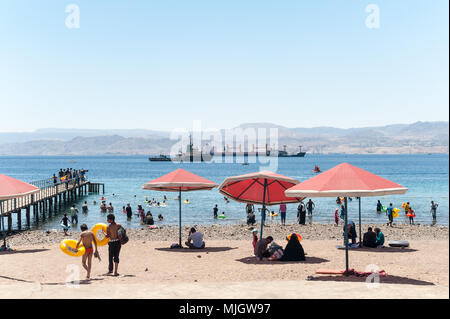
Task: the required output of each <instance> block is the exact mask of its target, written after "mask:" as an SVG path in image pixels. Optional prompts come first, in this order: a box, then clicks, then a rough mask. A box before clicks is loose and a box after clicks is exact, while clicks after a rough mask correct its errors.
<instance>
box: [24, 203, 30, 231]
mask: <svg viewBox="0 0 450 319" xmlns="http://www.w3.org/2000/svg"><path fill="white" fill-rule="evenodd" d="M30 210H31V206H28V207H27V208H26V213H25V215H26V219H27V226H28V227H30V224H31V222H30Z"/></svg>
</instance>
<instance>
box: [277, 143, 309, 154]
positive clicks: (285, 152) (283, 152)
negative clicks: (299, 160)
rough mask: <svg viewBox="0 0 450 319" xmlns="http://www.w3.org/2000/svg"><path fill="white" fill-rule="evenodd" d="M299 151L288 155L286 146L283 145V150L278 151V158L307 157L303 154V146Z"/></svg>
mask: <svg viewBox="0 0 450 319" xmlns="http://www.w3.org/2000/svg"><path fill="white" fill-rule="evenodd" d="M298 147H299V150H298V152H297V153H296V154H288V152H287V151H286V145H283V150H282V151H278V157H305V154H306V152H302V146H301V145H299V146H298Z"/></svg>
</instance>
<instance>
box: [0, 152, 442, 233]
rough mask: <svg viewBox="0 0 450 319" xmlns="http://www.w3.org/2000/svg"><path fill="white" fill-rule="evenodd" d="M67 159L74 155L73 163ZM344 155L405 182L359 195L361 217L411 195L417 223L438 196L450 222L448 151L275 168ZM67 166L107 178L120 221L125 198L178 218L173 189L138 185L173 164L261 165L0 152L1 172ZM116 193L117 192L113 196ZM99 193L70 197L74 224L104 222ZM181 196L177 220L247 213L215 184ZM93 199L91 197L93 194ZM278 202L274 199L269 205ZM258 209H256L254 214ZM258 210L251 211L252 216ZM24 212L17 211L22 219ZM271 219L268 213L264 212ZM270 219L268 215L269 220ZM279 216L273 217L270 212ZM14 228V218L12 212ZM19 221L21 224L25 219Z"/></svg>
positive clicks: (323, 203) (202, 171)
mask: <svg viewBox="0 0 450 319" xmlns="http://www.w3.org/2000/svg"><path fill="white" fill-rule="evenodd" d="M72 161H75V163H73V162H72ZM342 162H348V163H350V164H353V165H356V166H358V167H360V168H363V169H366V170H368V171H370V172H372V173H374V174H377V175H380V176H382V177H385V178H387V179H389V180H392V181H394V182H397V183H399V184H401V185H403V186H405V187H407V188H408V189H409V190H408V192H407V193H406V194H405V195H392V196H382V197H367V198H362V199H361V201H362V204H361V206H362V207H361V209H362V221H363V222H367V223H380V222H385V221H386V219H387V217H386V216H385V215H384V214H377V213H376V210H375V208H376V202H377V200H378V199H380V200H381V202H382V203H383V204H384V205H386V206H387V205H388V204H389V203H390V202H392V203H393V205H394V207H400V206H401V204H402V202H406V201H409V202H410V203H411V206H412V208H413V209H414V210H415V213H416V216H417V217H416V219H415V221H416V223H421V224H430V222H431V214H430V201H431V200H432V199H433V200H434V201H435V202H438V203H439V207H438V211H437V221H438V224H442V225H448V220H449V199H448V196H449V157H448V155H434V154H433V155H310V154H307V155H306V157H304V158H280V159H279V161H278V171H277V173H279V174H283V175H287V176H290V177H293V178H296V179H298V180H300V181H304V180H306V179H308V178H310V177H312V176H313V173H312V169H313V168H314V165H315V164H317V165H319V167H320V168H321V169H322V171H324V170H327V169H330V168H332V167H333V166H335V165H337V164H340V163H342ZM67 167H72V168H74V169H79V168H85V169H89V173H88V175H87V176H88V177H89V179H90V180H91V181H92V182H99V183H105V195H104V196H105V197H106V198H107V203H110V202H111V203H112V204H113V206H114V207H115V215H116V216H117V220H118V221H119V222H121V223H123V224H124V225H126V227H139V226H140V224H139V218H138V217H137V216H133V218H132V220H131V221H128V220H127V218H126V215H125V214H122V206H124V205H126V203H130V204H131V206H132V208H133V211H135V210H136V208H137V205H138V204H142V205H143V207H145V208H146V210H149V209H150V210H151V212H152V214H153V216H155V217H156V216H157V215H158V214H159V213H161V214H163V216H164V221H163V222H156V224H157V225H158V224H160V225H168V224H177V223H178V201H176V200H174V199H175V197H176V196H177V193H169V192H155V191H146V190H143V189H142V188H141V186H142V185H143V184H144V183H146V182H148V181H150V180H152V179H154V178H157V177H159V176H161V175H164V174H166V173H169V172H171V171H172V170H174V169H176V168H179V167H181V168H184V169H186V170H189V171H191V172H193V173H195V174H198V175H200V176H203V177H205V178H207V179H209V180H211V181H214V182H216V183H218V184H220V183H221V182H222V181H223V180H224V179H225V178H226V177H227V176H232V175H239V174H245V173H250V172H254V171H257V170H259V164H258V163H255V164H253V163H250V165H247V166H244V165H241V164H239V163H228V164H218V163H216V164H214V163H184V164H177V163H172V162H149V161H148V159H147V157H145V156H123V157H117V156H110V157H109V156H85V157H81V156H71V157H63V156H51V157H0V173H2V174H6V175H9V176H12V177H15V178H18V179H21V180H24V181H33V180H39V179H44V178H48V177H49V176H51V175H52V174H53V173H56V172H57V171H58V170H59V169H60V168H67ZM112 194H115V196H112ZM163 195H166V196H167V198H169V201H168V206H167V207H164V208H156V207H148V206H147V205H146V204H145V197H146V196H147V197H148V198H150V199H151V198H155V199H156V200H158V201H162V198H163ZM101 196H103V195H102V194H90V195H89V196H85V197H83V198H82V199H81V200H79V201H78V202H77V203H76V204H77V206H78V208H79V210H80V214H79V225H80V224H82V223H86V224H87V225H88V226H89V227H91V226H92V225H94V224H96V223H98V222H105V219H106V214H105V213H101V212H100V209H99V207H98V205H99V204H100V201H99V198H100V197H101ZM182 196H183V200H184V199H186V198H188V199H189V200H190V202H191V203H190V204H184V203H183V204H182V220H183V223H186V224H210V223H236V222H239V223H240V222H241V221H244V220H245V217H246V214H245V204H241V203H237V202H234V201H230V202H229V203H228V204H227V203H226V202H225V201H224V200H223V196H222V195H221V194H220V193H219V192H218V190H217V189H214V190H212V191H198V192H191V193H183V194H182ZM84 200H86V201H87V202H88V204H89V212H88V213H87V214H82V213H81V205H82V203H83V201H84ZM94 200H96V201H97V205H95V206H94V205H93V201H94ZM313 201H314V202H315V204H316V208H315V210H314V212H313V216H314V219H313V221H314V222H320V223H332V222H334V209H335V207H336V203H335V199H334V198H317V199H313ZM215 204H218V206H219V213H220V212H222V211H224V212H226V215H227V219H225V220H214V219H213V218H212V216H213V211H212V209H213V207H214V205H215ZM296 207H297V205H296V204H289V205H288V211H287V221H288V222H295V221H296V212H297V211H296ZM273 209H274V210H278V207H277V206H273ZM64 211H65V212H67V213H69V207H68V206H67V207H64V208H63V209H61V211H60V212H58V215H57V217H53V218H51V219H47V220H46V221H45V222H42V220H41V221H40V224H39V225H33V228H40V229H55V228H56V229H59V224H60V219H61V217H62V213H63V212H64ZM258 215H259V214H258ZM258 215H257V216H258ZM400 216H401V217H399V218H397V219H395V221H396V222H405V220H404V218H403V217H402V215H400ZM349 218H350V219H353V220H354V221H355V222H356V221H357V220H358V202H357V201H356V200H353V201H350V202H349ZM24 219H25V218H22V220H23V223H25V221H24ZM269 220H270V219H269ZM269 222H270V221H269ZM273 222H274V223H279V219H278V217H277V218H275V219H274V220H273ZM13 225H14V228H16V225H17V222H16V220H15V216H14V219H13ZM24 226H25V225H24Z"/></svg>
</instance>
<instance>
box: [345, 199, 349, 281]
mask: <svg viewBox="0 0 450 319" xmlns="http://www.w3.org/2000/svg"><path fill="white" fill-rule="evenodd" d="M344 206H345V225H344V243H345V275H346V276H348V275H349V274H348V230H347V227H348V226H347V225H348V211H347V197H344Z"/></svg>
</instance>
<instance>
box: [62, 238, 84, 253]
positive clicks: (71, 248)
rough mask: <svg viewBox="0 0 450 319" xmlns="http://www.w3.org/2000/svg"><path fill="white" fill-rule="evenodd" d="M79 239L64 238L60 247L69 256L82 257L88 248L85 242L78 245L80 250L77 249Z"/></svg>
mask: <svg viewBox="0 0 450 319" xmlns="http://www.w3.org/2000/svg"><path fill="white" fill-rule="evenodd" d="M77 243H78V241H76V240H75V239H64V240H63V241H61V243H60V244H59V247H60V248H61V250H62V251H63V252H64V253H66V254H67V255H69V256H72V257H80V256H83V255H84V252H85V251H86V249H85V248H84V246H83V244H82V243H80V246H78V251H75V247H77Z"/></svg>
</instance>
